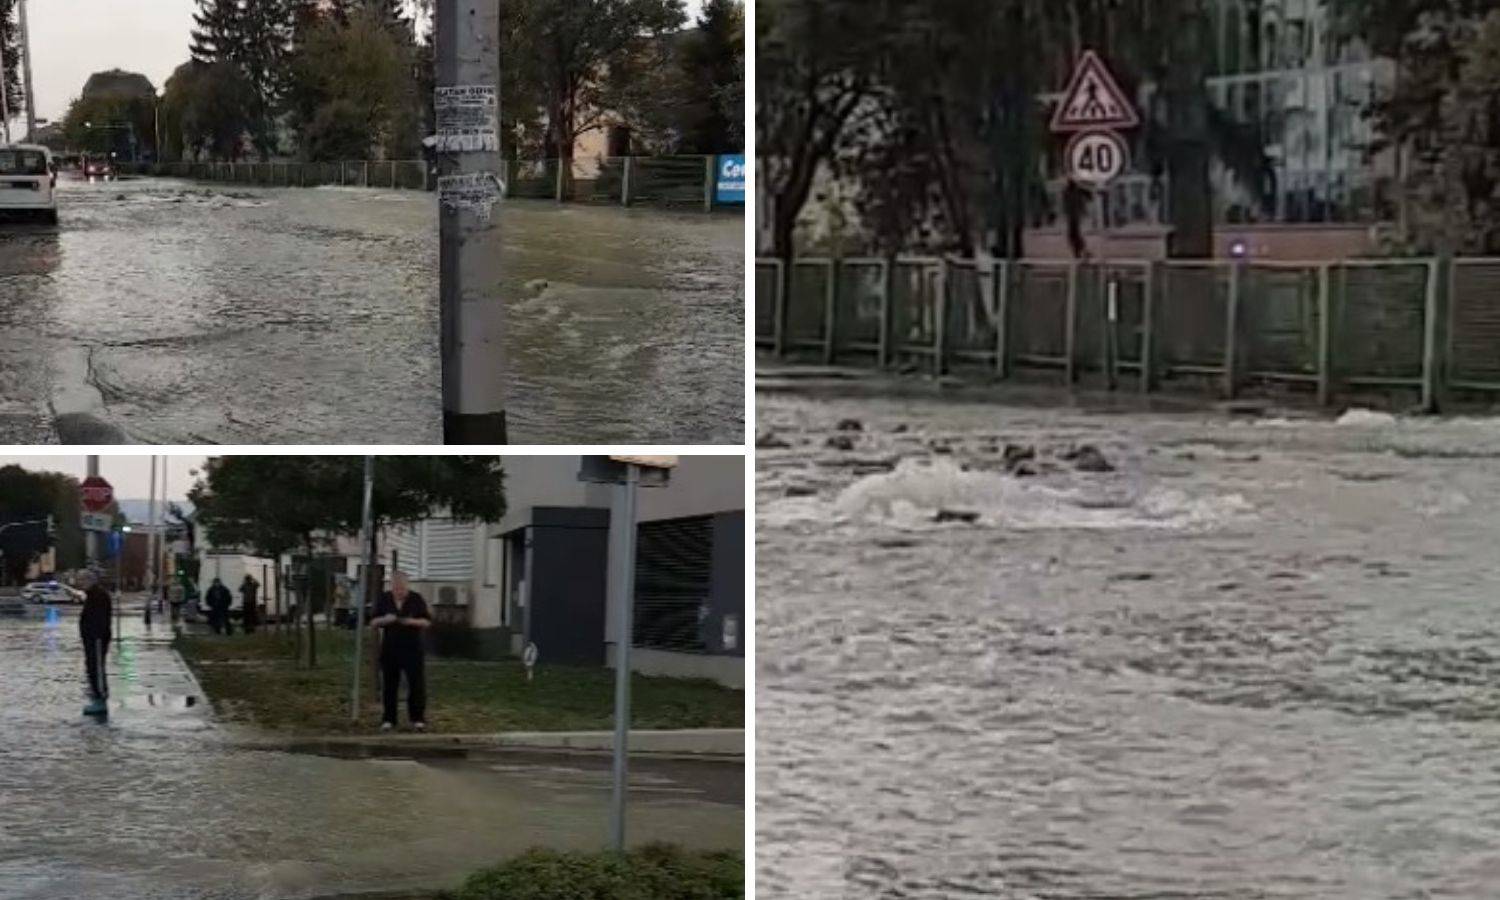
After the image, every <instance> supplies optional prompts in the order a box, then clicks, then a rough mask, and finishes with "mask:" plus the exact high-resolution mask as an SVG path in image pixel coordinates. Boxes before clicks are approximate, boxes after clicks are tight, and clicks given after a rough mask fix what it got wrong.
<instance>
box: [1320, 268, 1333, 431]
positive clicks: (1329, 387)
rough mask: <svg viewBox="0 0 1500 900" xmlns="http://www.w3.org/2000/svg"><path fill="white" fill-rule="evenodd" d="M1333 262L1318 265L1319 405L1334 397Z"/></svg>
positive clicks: (1325, 403) (1324, 404)
mask: <svg viewBox="0 0 1500 900" xmlns="http://www.w3.org/2000/svg"><path fill="white" fill-rule="evenodd" d="M1332 293H1333V263H1323V264H1322V265H1321V266H1319V267H1318V405H1319V406H1327V405H1328V404H1329V402H1330V401H1331V400H1332V399H1333V365H1332V364H1333V354H1332V350H1333V322H1332V311H1333V299H1332V297H1331V296H1330V295H1331V294H1332Z"/></svg>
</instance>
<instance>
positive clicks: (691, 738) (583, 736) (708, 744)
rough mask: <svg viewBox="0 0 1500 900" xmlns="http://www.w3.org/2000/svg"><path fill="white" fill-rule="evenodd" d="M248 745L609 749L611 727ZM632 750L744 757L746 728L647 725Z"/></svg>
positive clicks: (270, 740) (293, 739)
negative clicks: (672, 727)
mask: <svg viewBox="0 0 1500 900" xmlns="http://www.w3.org/2000/svg"><path fill="white" fill-rule="evenodd" d="M245 746H254V747H266V748H299V749H303V750H306V749H310V748H316V747H325V748H329V749H330V750H336V749H340V748H342V749H362V750H366V751H398V752H399V751H405V752H411V751H414V750H416V751H421V750H429V751H442V750H461V751H469V750H537V751H548V752H579V753H609V752H611V751H612V750H613V749H614V732H612V731H507V732H498V733H494V734H414V733H406V732H399V733H396V732H393V733H379V732H377V733H374V734H368V735H348V734H330V735H312V736H291V735H288V736H285V737H263V736H261V737H256V738H254V739H252V740H250V741H248V742H246V743H245ZM630 755H631V756H659V757H682V758H692V759H703V760H715V759H718V760H724V761H735V762H741V763H742V762H743V761H744V757H745V731H744V729H742V728H684V729H672V730H655V729H642V730H637V731H632V732H631V733H630Z"/></svg>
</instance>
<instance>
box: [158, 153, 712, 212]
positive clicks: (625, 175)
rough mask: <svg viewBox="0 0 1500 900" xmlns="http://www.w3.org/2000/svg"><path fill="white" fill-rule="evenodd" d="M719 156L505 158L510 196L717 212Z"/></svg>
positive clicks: (352, 174)
mask: <svg viewBox="0 0 1500 900" xmlns="http://www.w3.org/2000/svg"><path fill="white" fill-rule="evenodd" d="M715 159H716V157H713V156H632V157H609V158H605V159H598V160H592V161H589V162H583V161H581V160H580V161H576V162H575V164H574V166H573V168H572V170H571V172H569V170H567V169H565V168H564V167H563V166H562V165H561V164H560V161H559V160H556V159H541V160H519V161H513V160H502V161H501V163H500V166H501V171H500V178H501V181H502V182H504V183H505V185H506V196H508V197H526V198H532V199H541V200H555V201H557V202H559V203H594V204H608V205H616V206H634V205H637V204H639V205H642V206H669V207H685V208H698V209H703V210H709V211H711V210H714V209H717V208H719V205H718V204H717V203H716V202H715V196H714V195H715V187H716V181H717V172H716V169H715V165H714V162H715ZM133 169H134V171H135V172H137V173H138V174H150V175H159V176H168V177H173V178H191V179H197V180H202V181H224V182H233V183H238V184H257V185H266V186H271V187H320V186H323V185H344V186H350V187H371V188H393V189H401V190H433V189H435V188H436V186H437V176H436V174H435V172H434V171H433V170H431V169H430V167H429V166H428V164H427V163H426V162H424V161H423V160H349V161H345V162H322V163H319V162H263V163H262V162H233V163H231V162H174V163H161V164H159V165H147V164H142V165H139V166H135V167H133Z"/></svg>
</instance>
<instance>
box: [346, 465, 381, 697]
mask: <svg viewBox="0 0 1500 900" xmlns="http://www.w3.org/2000/svg"><path fill="white" fill-rule="evenodd" d="M374 494H375V457H373V456H366V457H365V505H364V514H363V515H361V516H360V529H359V543H360V546H361V551H360V553H361V556H362V557H363V559H364V568H363V570H362V571H361V572H360V578H359V587H358V588H357V589H356V590H355V592H354V597H355V607H354V693H353V696H352V697H351V698H350V702H349V721H350V722H358V721H359V668H360V665H361V661H362V660H363V659H364V658H365V657H364V644H365V601H366V600H367V599H369V594H370V572H371V570H372V568H373V567H374V565H375V562H374V560H373V559H371V558H370V528H371V524H372V519H373V518H374V516H373V510H374V506H373V504H374Z"/></svg>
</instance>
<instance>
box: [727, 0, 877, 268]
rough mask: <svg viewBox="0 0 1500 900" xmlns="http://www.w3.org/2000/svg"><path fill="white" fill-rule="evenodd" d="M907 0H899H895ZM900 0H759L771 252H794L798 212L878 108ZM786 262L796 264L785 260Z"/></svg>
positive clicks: (764, 187) (760, 151)
mask: <svg viewBox="0 0 1500 900" xmlns="http://www.w3.org/2000/svg"><path fill="white" fill-rule="evenodd" d="M896 2H899V0H896ZM893 5H895V4H894V3H893V2H892V0H880V2H873V3H872V2H866V0H760V2H759V3H758V4H757V6H756V19H755V27H756V36H755V50H756V68H755V71H756V79H757V80H756V85H755V89H756V107H755V134H756V166H757V167H758V185H759V189H760V190H761V192H762V196H763V199H764V201H765V206H766V215H767V218H768V219H769V223H768V224H769V226H770V227H769V230H770V237H771V246H770V251H771V254H772V255H774V256H777V257H780V258H790V257H791V256H792V254H793V253H794V251H795V249H796V248H795V232H796V228H797V220H798V217H799V216H801V214H802V210H803V208H804V207H805V206H806V205H807V201H808V198H809V197H810V196H811V195H812V190H813V184H814V181H815V179H816V178H817V177H818V175H819V173H820V172H822V171H825V170H826V167H828V166H829V165H830V164H831V163H832V162H833V160H834V156H835V153H836V151H837V150H838V149H839V147H840V141H841V139H843V138H844V136H845V135H846V134H847V133H852V132H853V131H858V130H859V129H858V128H853V129H851V125H852V123H853V122H854V120H855V118H856V114H870V113H873V112H874V111H875V110H874V108H873V105H872V104H871V100H872V99H873V98H874V96H875V93H876V90H877V87H878V84H879V79H878V75H879V73H880V69H881V66H882V64H883V62H884V61H885V59H886V54H885V43H884V41H885V37H886V36H887V35H889V34H890V33H891V28H890V27H888V26H887V25H886V24H884V23H887V22H889V19H890V12H891V7H892V6H893ZM787 268H788V270H789V269H790V267H787Z"/></svg>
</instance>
